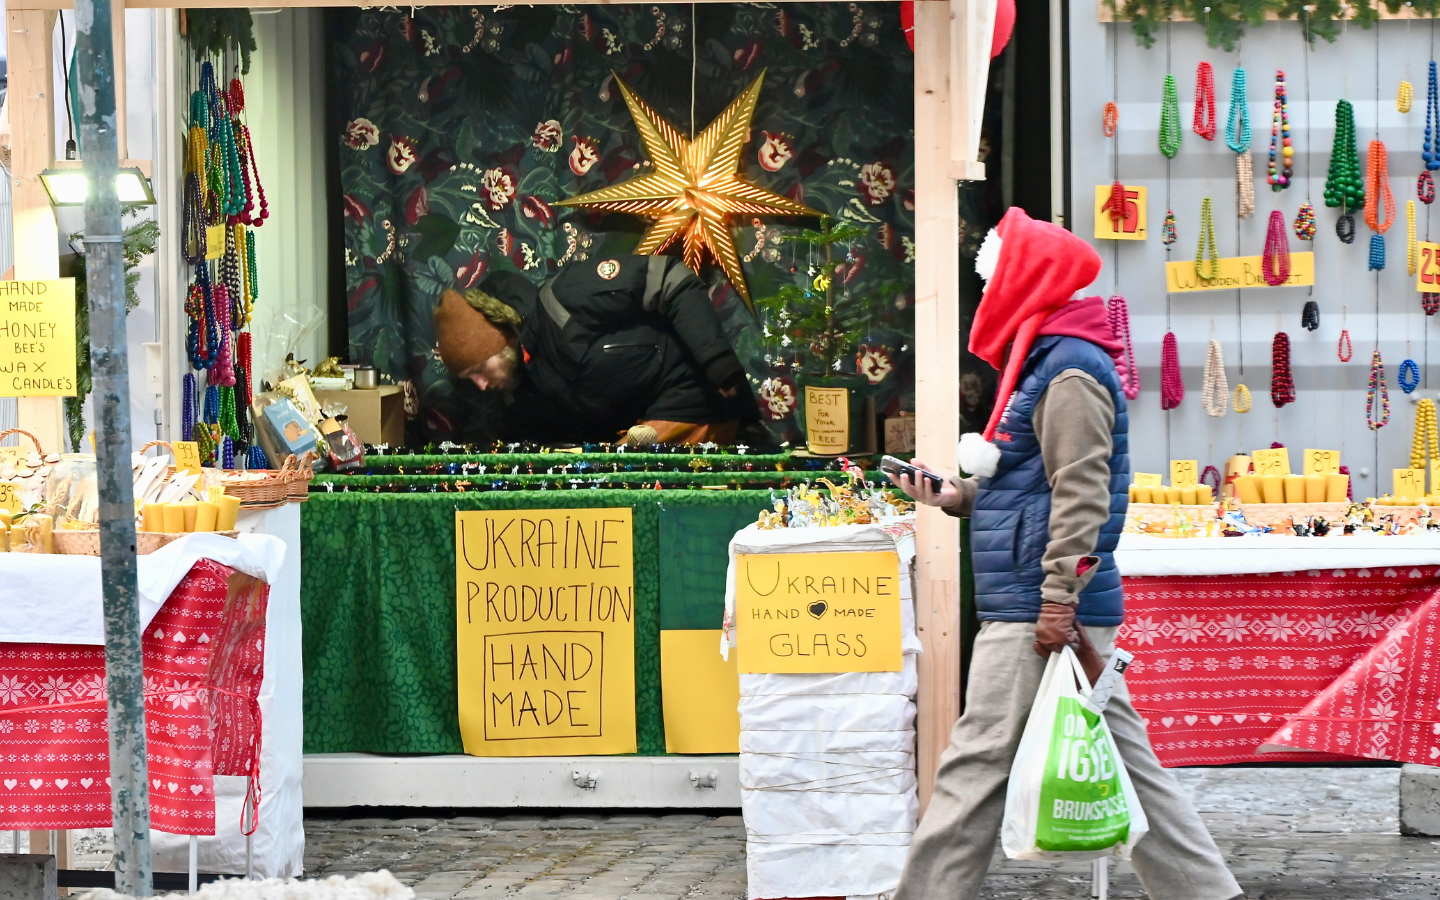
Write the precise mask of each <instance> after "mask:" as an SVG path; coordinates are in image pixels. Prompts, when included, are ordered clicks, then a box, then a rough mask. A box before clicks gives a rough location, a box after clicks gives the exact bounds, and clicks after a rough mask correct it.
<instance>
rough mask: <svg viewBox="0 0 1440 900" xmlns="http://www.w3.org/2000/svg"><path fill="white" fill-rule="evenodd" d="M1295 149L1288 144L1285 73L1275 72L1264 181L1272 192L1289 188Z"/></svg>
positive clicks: (1279, 70) (1287, 101)
mask: <svg viewBox="0 0 1440 900" xmlns="http://www.w3.org/2000/svg"><path fill="white" fill-rule="evenodd" d="M1294 157H1295V148H1294V147H1293V146H1291V143H1290V101H1289V98H1288V96H1287V95H1286V93H1285V71H1284V70H1283V69H1277V70H1276V71H1275V114H1274V117H1273V119H1272V121H1271V125H1270V173H1269V174H1268V175H1267V176H1266V177H1265V181H1266V182H1267V183H1268V184H1269V185H1270V189H1271V190H1274V191H1283V190H1285V189H1286V188H1287V187H1289V186H1290V178H1291V176H1292V175H1293V174H1294V171H1295V170H1294V166H1293V162H1294Z"/></svg>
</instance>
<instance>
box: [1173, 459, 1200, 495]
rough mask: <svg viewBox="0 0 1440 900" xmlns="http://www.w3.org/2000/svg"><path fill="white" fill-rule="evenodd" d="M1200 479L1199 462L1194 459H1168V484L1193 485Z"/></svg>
mask: <svg viewBox="0 0 1440 900" xmlns="http://www.w3.org/2000/svg"><path fill="white" fill-rule="evenodd" d="M1199 480H1200V463H1199V461H1198V460H1194V459H1172V460H1170V486H1171V487H1177V488H1180V487H1194V486H1195V484H1196V483H1197V482H1198V481H1199Z"/></svg>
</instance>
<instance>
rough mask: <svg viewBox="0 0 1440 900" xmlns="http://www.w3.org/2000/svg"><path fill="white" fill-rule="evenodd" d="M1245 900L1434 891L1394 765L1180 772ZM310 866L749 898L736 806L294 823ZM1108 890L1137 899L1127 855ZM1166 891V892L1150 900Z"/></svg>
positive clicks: (1012, 867)
mask: <svg viewBox="0 0 1440 900" xmlns="http://www.w3.org/2000/svg"><path fill="white" fill-rule="evenodd" d="M1177 774H1178V775H1179V777H1180V779H1181V782H1182V783H1183V784H1184V785H1185V786H1186V788H1187V789H1188V790H1190V792H1191V793H1192V795H1193V796H1194V797H1195V801H1196V804H1197V806H1198V807H1199V808H1200V810H1201V813H1202V815H1203V816H1204V818H1205V820H1206V822H1207V823H1208V825H1209V827H1210V830H1211V833H1212V834H1214V836H1215V839H1216V841H1217V842H1218V843H1219V845H1220V847H1221V849H1222V850H1223V851H1224V853H1225V857H1226V859H1227V860H1228V862H1229V863H1230V866H1231V868H1232V870H1233V871H1234V872H1235V876H1236V878H1237V879H1239V881H1240V884H1241V885H1242V886H1243V887H1244V888H1245V889H1246V893H1247V895H1248V897H1249V898H1250V900H1418V898H1440V839H1430V838H1415V837H1402V836H1401V835H1400V834H1399V833H1398V829H1399V826H1398V822H1397V820H1396V815H1397V791H1398V782H1399V770H1398V769H1329V768H1327V769H1191V770H1182V771H1179V772H1177ZM305 826H306V835H307V839H306V857H305V869H306V873H307V875H309V876H312V877H313V876H323V875H332V874H337V873H339V874H352V873H357V872H364V871H371V870H374V869H380V868H388V869H389V870H390V871H391V872H393V873H395V875H396V876H397V877H399V878H400V879H401V880H402V881H405V882H406V883H407V884H411V885H413V886H414V888H415V891H416V893H417V895H418V900H480V898H491V897H495V898H499V897H511V896H513V897H515V898H531V897H536V898H544V897H564V898H568V900H619V898H622V897H629V896H630V895H632V894H633V895H641V896H640V897H639V898H638V900H652V898H662V897H663V898H677V900H678V898H696V900H708V898H718V900H731V898H738V900H743V898H744V897H745V829H744V825H743V823H742V821H741V819H740V817H739V816H738V815H604V814H598V813H587V814H583V815H572V814H564V815H550V816H537V815H504V814H501V815H495V816H456V817H448V818H422V817H416V818H393V819H391V818H365V819H354V818H339V817H336V816H329V815H319V814H317V815H314V816H313V817H311V818H309V819H307V820H306V823H305ZM983 896H984V898H985V900H1050V898H1085V897H1088V896H1089V864H1088V863H1082V864H1069V865H1055V864H1050V863H1029V862H1015V861H1009V860H1005V859H1004V857H1003V856H1002V855H1001V854H1000V853H999V852H998V850H997V853H996V861H995V865H994V867H993V868H992V870H991V874H990V877H989V879H988V881H987V882H986V891H985V893H984V895H983ZM1110 896H1111V897H1114V898H1116V900H1132V898H1140V897H1144V896H1145V895H1144V893H1143V892H1142V891H1141V890H1140V887H1139V882H1138V881H1137V880H1136V878H1135V875H1134V873H1133V871H1132V870H1131V869H1130V867H1129V866H1128V865H1127V864H1120V865H1117V866H1115V867H1114V870H1113V875H1112V877H1111V893H1110ZM1156 900H1172V898H1156Z"/></svg>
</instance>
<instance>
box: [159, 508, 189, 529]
mask: <svg viewBox="0 0 1440 900" xmlns="http://www.w3.org/2000/svg"><path fill="white" fill-rule="evenodd" d="M164 516H165V528H164V531H165V533H166V534H179V533H181V532H183V531H184V530H185V509H184V507H182V506H181V505H180V504H178V503H167V504H165V510H164Z"/></svg>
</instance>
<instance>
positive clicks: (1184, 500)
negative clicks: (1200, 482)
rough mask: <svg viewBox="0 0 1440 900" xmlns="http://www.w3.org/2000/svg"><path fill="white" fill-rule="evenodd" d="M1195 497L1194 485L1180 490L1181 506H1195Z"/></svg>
mask: <svg viewBox="0 0 1440 900" xmlns="http://www.w3.org/2000/svg"><path fill="white" fill-rule="evenodd" d="M1195 497H1196V494H1195V486H1194V485H1193V484H1192V485H1188V486H1186V487H1182V488H1181V489H1180V502H1181V504H1183V505H1185V506H1194V505H1195Z"/></svg>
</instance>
